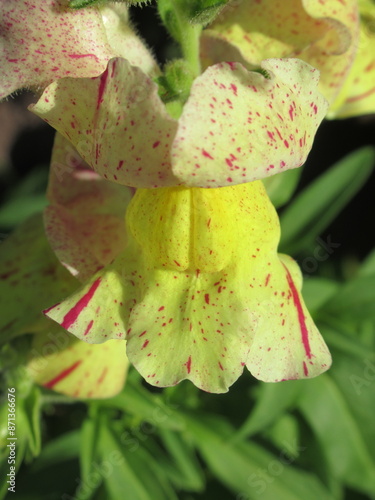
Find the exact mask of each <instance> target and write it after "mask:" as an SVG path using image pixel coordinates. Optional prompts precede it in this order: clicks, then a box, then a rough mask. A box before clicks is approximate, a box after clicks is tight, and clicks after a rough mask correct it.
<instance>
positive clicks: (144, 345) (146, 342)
mask: <svg viewBox="0 0 375 500" xmlns="http://www.w3.org/2000/svg"><path fill="white" fill-rule="evenodd" d="M149 342H150V341H149V340H145V341H144V344H143V346H142V349H144V348H145V347H147V346H148V344H149Z"/></svg>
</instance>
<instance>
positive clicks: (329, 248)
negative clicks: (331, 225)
mask: <svg viewBox="0 0 375 500" xmlns="http://www.w3.org/2000/svg"><path fill="white" fill-rule="evenodd" d="M315 241H316V243H318V244H317V246H316V247H315V248H314V251H313V254H312V255H310V256H309V257H305V258H304V259H303V260H302V262H301V269H302V272H303V273H307V274H313V273H315V272H316V271H317V270H318V268H319V263H320V262H324V261H326V260H327V259H328V258H329V257H330V256H331V255H332V254H333V253H334V252H335V250H337V248H340V247H341V243H337V242H334V241H332V236H331V235H330V234H329V235H328V236H327V237H326V239H325V240H323V238H321V237H320V236H318V237H317V238H316V239H315Z"/></svg>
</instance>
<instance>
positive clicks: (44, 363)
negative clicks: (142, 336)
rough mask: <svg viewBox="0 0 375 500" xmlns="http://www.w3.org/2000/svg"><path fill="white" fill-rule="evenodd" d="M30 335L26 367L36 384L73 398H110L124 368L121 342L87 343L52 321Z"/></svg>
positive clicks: (120, 384) (118, 387)
mask: <svg viewBox="0 0 375 500" xmlns="http://www.w3.org/2000/svg"><path fill="white" fill-rule="evenodd" d="M45 323H46V325H45V328H44V330H43V332H39V333H38V334H37V335H35V336H34V338H33V343H32V346H31V350H30V355H29V361H28V364H27V370H28V372H29V374H30V376H31V377H32V379H33V380H34V381H35V382H36V383H37V384H39V385H43V386H44V387H47V388H48V389H52V390H54V391H56V392H59V393H61V394H66V395H67V396H72V397H76V398H80V399H82V398H110V397H112V396H115V395H116V394H117V393H118V392H120V391H121V389H122V387H123V385H124V382H125V376H126V373H127V370H128V365H129V363H128V360H127V357H126V346H125V342H121V341H119V340H110V341H109V342H106V343H105V344H102V345H90V344H87V343H86V342H82V341H81V340H78V339H77V338H76V337H74V336H73V335H71V334H70V333H68V332H66V331H65V330H63V329H62V328H61V327H60V326H58V325H56V324H54V323H53V322H52V321H49V320H45Z"/></svg>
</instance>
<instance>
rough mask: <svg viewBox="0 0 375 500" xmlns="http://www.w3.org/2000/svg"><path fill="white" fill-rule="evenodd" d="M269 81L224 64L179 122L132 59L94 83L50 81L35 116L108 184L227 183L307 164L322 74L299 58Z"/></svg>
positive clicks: (118, 62) (198, 88)
mask: <svg viewBox="0 0 375 500" xmlns="http://www.w3.org/2000/svg"><path fill="white" fill-rule="evenodd" d="M262 66H263V68H264V70H265V71H267V72H268V73H269V76H270V77H269V78H266V77H264V76H263V75H261V74H259V73H255V72H249V71H247V70H246V69H245V68H244V67H243V66H241V65H239V64H225V63H223V64H217V65H215V66H213V67H211V68H209V69H207V70H206V71H205V72H204V73H203V75H201V76H200V77H198V78H197V79H196V80H195V82H194V83H193V86H192V89H191V95H190V98H189V99H188V101H187V103H186V104H185V106H184V109H183V112H182V116H181V117H180V119H179V121H176V120H174V119H172V118H171V117H170V116H169V115H168V113H167V111H166V109H165V106H164V104H163V103H162V102H161V100H160V98H159V96H158V94H157V87H156V85H155V84H154V83H153V82H152V81H151V80H150V79H149V78H148V77H147V76H146V75H145V74H144V73H143V72H142V71H141V70H140V69H139V68H136V67H133V66H131V65H130V64H129V63H128V62H126V61H125V60H123V59H114V60H112V61H110V63H109V65H108V69H107V70H106V72H105V73H103V74H102V75H101V76H100V77H98V78H94V79H63V80H60V81H59V82H55V83H53V84H52V85H50V86H49V87H48V88H47V89H46V90H45V92H44V93H43V95H42V97H41V98H40V100H39V101H38V103H37V104H36V105H33V106H31V109H32V111H33V112H34V113H36V114H37V115H39V116H41V117H42V118H43V119H44V120H45V121H46V122H47V123H49V124H50V125H52V126H53V127H54V128H56V129H57V130H58V131H59V132H60V133H61V134H62V135H64V137H65V138H66V139H68V140H69V141H71V142H72V144H73V145H74V146H75V147H76V148H77V150H78V152H79V153H80V155H81V156H82V157H83V158H84V159H85V160H86V162H87V163H89V165H90V166H91V167H92V168H93V169H94V170H95V171H96V172H98V173H99V174H100V175H102V176H103V177H105V178H106V179H108V180H112V181H115V182H118V183H120V184H125V185H130V186H134V187H163V186H172V185H179V184H182V183H183V184H186V185H188V186H198V187H218V186H226V185H231V184H239V183H244V182H249V181H253V180H255V179H261V178H263V177H267V176H270V175H273V174H276V173H278V172H281V171H283V170H287V169H289V168H296V167H299V166H300V165H302V164H303V163H304V161H305V160H306V157H307V155H308V153H309V151H310V148H311V145H312V141H313V138H314V135H315V132H316V129H317V127H318V126H319V124H320V122H321V120H322V119H323V117H324V115H325V112H326V110H327V102H326V101H325V99H324V98H323V97H322V95H321V94H320V93H319V92H318V91H317V88H316V87H317V81H318V75H319V73H318V72H317V71H316V70H314V69H313V68H312V67H311V66H309V65H308V64H306V63H304V62H302V61H299V60H298V59H289V60H279V59H273V60H268V61H264V62H263V64H262Z"/></svg>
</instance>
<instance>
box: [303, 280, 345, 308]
mask: <svg viewBox="0 0 375 500" xmlns="http://www.w3.org/2000/svg"><path fill="white" fill-rule="evenodd" d="M339 289H340V284H339V283H337V282H336V281H333V280H328V279H326V278H309V279H308V280H305V281H304V283H303V291H302V293H303V298H304V300H305V303H306V306H307V308H308V310H309V311H310V313H311V314H312V315H313V316H314V314H316V313H317V312H318V311H319V310H320V309H321V308H322V307H323V306H324V304H325V303H326V302H327V301H328V300H329V299H330V298H332V297H333V296H334V295H335V294H336V293H337V292H338V290H339Z"/></svg>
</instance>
